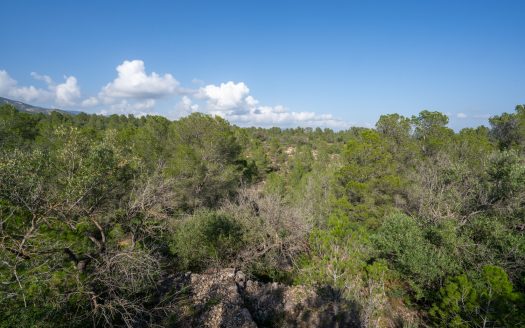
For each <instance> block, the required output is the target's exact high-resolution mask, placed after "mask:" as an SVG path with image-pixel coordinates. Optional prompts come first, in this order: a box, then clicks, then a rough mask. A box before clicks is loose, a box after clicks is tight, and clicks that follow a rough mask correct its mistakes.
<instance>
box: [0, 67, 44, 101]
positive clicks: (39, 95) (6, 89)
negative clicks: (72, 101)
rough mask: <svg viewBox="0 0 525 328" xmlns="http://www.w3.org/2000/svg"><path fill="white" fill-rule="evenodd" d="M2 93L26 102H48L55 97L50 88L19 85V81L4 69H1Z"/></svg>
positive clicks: (0, 85)
mask: <svg viewBox="0 0 525 328" xmlns="http://www.w3.org/2000/svg"><path fill="white" fill-rule="evenodd" d="M0 95H2V96H4V97H8V98H14V99H15V100H21V101H25V102H47V101H50V100H51V99H52V98H53V93H52V92H51V91H50V90H46V89H40V88H36V87H34V86H32V85H31V86H28V87H24V86H18V83H17V81H16V80H14V79H12V78H11V77H10V76H9V74H8V73H7V72H6V71H4V70H0Z"/></svg>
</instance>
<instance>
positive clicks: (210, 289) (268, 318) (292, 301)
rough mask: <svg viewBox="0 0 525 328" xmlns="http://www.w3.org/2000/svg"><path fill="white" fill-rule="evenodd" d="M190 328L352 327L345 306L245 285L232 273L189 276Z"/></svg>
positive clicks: (282, 288) (323, 296)
mask: <svg viewBox="0 0 525 328" xmlns="http://www.w3.org/2000/svg"><path fill="white" fill-rule="evenodd" d="M189 284H190V290H191V292H190V293H191V303H192V306H193V314H194V315H193V319H192V323H191V326H194V327H210V328H218V327H222V328H230V327H231V328H233V327H243V328H252V327H358V326H359V323H358V322H357V321H356V319H355V318H357V315H355V314H354V311H353V308H352V306H351V305H350V304H347V303H344V302H341V301H335V300H334V297H333V295H331V294H330V293H329V292H326V293H322V292H319V291H316V290H315V289H313V288H310V287H305V286H287V285H283V284H279V283H261V282H257V281H252V280H247V279H246V276H245V275H244V274H243V273H242V272H240V271H236V270H235V269H222V270H219V271H216V272H209V273H204V274H191V276H190V279H189Z"/></svg>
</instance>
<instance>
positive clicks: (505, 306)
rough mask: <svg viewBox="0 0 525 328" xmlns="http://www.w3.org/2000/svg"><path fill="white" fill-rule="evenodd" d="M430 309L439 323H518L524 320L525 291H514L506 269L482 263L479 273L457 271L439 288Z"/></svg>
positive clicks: (513, 325)
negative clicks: (461, 273)
mask: <svg viewBox="0 0 525 328" xmlns="http://www.w3.org/2000/svg"><path fill="white" fill-rule="evenodd" d="M438 299H439V300H438V301H437V302H436V303H435V304H434V305H433V306H432V308H431V309H430V311H429V314H430V316H431V318H432V319H433V320H434V322H435V323H436V324H437V325H439V326H447V327H486V326H491V327H519V326H522V325H523V324H525V316H524V314H523V313H524V312H523V310H524V309H525V308H524V305H525V303H524V295H523V294H521V293H518V292H515V291H513V286H512V283H511V282H510V281H509V278H508V276H507V274H506V272H505V271H504V270H503V269H502V268H500V267H497V266H485V267H484V268H483V270H482V272H480V273H473V274H472V275H470V276H469V275H465V274H463V275H459V276H456V277H454V278H452V279H450V280H449V281H448V282H447V284H446V285H445V286H444V287H443V288H441V289H440V290H439V294H438Z"/></svg>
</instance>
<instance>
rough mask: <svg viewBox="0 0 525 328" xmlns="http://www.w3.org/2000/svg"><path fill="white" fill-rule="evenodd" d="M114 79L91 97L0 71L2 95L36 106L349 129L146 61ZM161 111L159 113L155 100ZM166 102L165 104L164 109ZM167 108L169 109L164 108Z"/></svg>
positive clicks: (240, 86) (125, 65) (43, 78)
mask: <svg viewBox="0 0 525 328" xmlns="http://www.w3.org/2000/svg"><path fill="white" fill-rule="evenodd" d="M115 70H116V73H117V75H116V77H115V78H114V79H113V80H112V81H109V82H108V83H106V84H105V85H104V86H102V87H101V88H100V91H99V92H98V93H97V94H95V95H87V96H84V95H82V93H81V89H80V86H79V83H78V81H77V78H76V77H75V76H64V81H63V82H62V83H59V84H57V83H55V82H54V81H53V79H52V78H51V77H50V76H47V75H41V74H39V73H36V72H32V73H31V77H32V78H33V79H34V80H35V81H39V82H40V83H43V84H44V85H45V86H46V87H45V88H39V87H35V86H33V85H30V86H20V85H19V84H18V82H17V81H16V80H15V79H13V78H12V77H11V76H10V75H9V74H8V72H7V71H5V70H0V96H5V97H8V98H14V99H16V100H20V101H23V102H28V103H32V104H35V105H53V106H58V107H60V108H65V109H79V108H81V109H84V110H86V111H89V112H92V113H98V114H103V115H110V114H133V115H136V116H143V115H162V116H166V117H168V118H170V119H176V118H179V117H182V116H186V115H189V114H191V113H193V112H202V113H206V114H211V115H217V116H220V117H223V118H225V119H227V120H228V121H230V122H232V123H234V124H237V125H240V126H261V127H270V126H280V127H295V126H302V127H329V128H348V127H350V126H352V124H350V123H349V122H346V121H344V120H341V119H338V118H336V117H334V116H333V115H332V114H319V113H315V112H306V111H292V110H290V109H289V108H287V107H285V106H283V105H280V104H278V105H267V104H262V103H261V102H260V101H259V100H258V99H256V98H255V97H254V96H253V95H252V94H251V90H250V88H249V87H248V86H247V85H246V83H244V82H242V81H241V82H234V81H226V82H222V83H219V84H206V83H205V82H203V81H200V80H199V83H198V85H199V87H198V88H195V87H193V88H183V87H181V84H180V82H179V81H177V80H176V79H175V77H174V76H173V75H172V74H169V73H164V74H159V73H156V72H148V71H147V70H146V65H145V63H144V61H142V60H139V59H135V60H125V61H123V62H122V63H121V64H120V65H118V66H117V67H116V68H115ZM194 84H195V83H194ZM161 100H162V101H163V104H164V108H163V109H162V110H160V109H159V106H158V102H159V101H161ZM166 104H168V105H166ZM166 107H167V108H166Z"/></svg>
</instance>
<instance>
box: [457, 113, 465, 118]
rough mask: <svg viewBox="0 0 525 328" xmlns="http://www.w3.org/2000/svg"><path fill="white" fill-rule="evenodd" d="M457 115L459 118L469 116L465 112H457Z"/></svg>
mask: <svg viewBox="0 0 525 328" xmlns="http://www.w3.org/2000/svg"><path fill="white" fill-rule="evenodd" d="M456 117H457V118H467V117H468V116H467V114H465V113H457V114H456Z"/></svg>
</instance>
